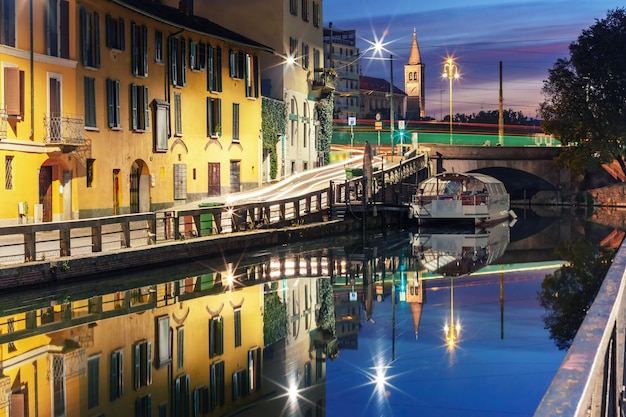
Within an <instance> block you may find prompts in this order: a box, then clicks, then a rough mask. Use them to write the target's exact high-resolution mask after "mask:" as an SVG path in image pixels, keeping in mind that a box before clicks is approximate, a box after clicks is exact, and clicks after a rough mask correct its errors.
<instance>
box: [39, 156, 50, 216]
mask: <svg viewBox="0 0 626 417" xmlns="http://www.w3.org/2000/svg"><path fill="white" fill-rule="evenodd" d="M39 204H41V205H42V209H43V210H42V218H41V221H43V222H51V221H52V166H50V165H44V166H42V167H41V168H40V169H39Z"/></svg>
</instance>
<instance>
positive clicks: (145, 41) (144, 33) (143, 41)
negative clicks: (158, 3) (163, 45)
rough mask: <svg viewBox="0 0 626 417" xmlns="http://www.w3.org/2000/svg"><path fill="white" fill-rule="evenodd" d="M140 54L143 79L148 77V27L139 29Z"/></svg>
mask: <svg viewBox="0 0 626 417" xmlns="http://www.w3.org/2000/svg"><path fill="white" fill-rule="evenodd" d="M141 35H142V36H141V49H142V51H141V53H142V55H143V73H142V75H143V76H144V77H147V76H148V27H147V26H145V25H144V26H142V27H141Z"/></svg>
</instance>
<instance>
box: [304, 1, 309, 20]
mask: <svg viewBox="0 0 626 417" xmlns="http://www.w3.org/2000/svg"><path fill="white" fill-rule="evenodd" d="M302 20H303V21H305V22H308V21H309V0H302Z"/></svg>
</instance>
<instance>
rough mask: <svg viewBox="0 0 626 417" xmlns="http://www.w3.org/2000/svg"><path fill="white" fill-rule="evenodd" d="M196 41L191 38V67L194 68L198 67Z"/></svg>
mask: <svg viewBox="0 0 626 417" xmlns="http://www.w3.org/2000/svg"><path fill="white" fill-rule="evenodd" d="M196 58H197V57H196V43H195V42H194V41H192V40H191V39H190V40H189V67H190V68H191V69H192V70H194V69H196Z"/></svg>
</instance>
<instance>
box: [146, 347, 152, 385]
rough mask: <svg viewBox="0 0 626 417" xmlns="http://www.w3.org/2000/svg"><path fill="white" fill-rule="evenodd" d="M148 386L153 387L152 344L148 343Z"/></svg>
mask: <svg viewBox="0 0 626 417" xmlns="http://www.w3.org/2000/svg"><path fill="white" fill-rule="evenodd" d="M146 385H152V342H146Z"/></svg>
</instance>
